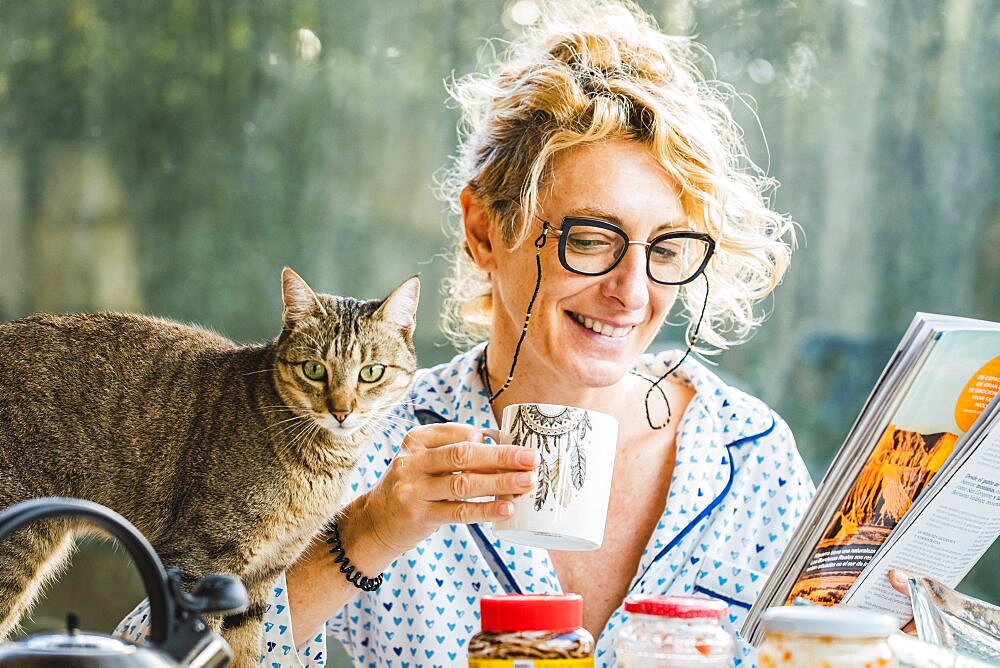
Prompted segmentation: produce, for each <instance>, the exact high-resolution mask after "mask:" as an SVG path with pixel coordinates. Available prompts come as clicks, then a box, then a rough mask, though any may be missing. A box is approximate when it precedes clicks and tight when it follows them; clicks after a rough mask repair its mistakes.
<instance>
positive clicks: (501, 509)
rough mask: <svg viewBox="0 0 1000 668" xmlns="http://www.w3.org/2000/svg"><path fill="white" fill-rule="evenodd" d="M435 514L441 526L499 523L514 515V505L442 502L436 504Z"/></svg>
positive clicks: (503, 502) (504, 502) (507, 503)
mask: <svg viewBox="0 0 1000 668" xmlns="http://www.w3.org/2000/svg"><path fill="white" fill-rule="evenodd" d="M433 512H434V515H435V519H436V521H437V522H438V523H439V524H474V523H476V522H499V521H501V520H505V519H507V518H508V517H510V516H511V515H513V514H514V504H513V503H511V502H510V501H483V502H474V501H441V502H440V503H436V504H434V510H433Z"/></svg>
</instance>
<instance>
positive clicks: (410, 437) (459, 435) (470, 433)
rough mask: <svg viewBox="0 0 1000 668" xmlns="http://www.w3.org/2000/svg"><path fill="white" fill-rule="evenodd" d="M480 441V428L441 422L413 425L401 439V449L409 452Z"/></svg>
mask: <svg viewBox="0 0 1000 668" xmlns="http://www.w3.org/2000/svg"><path fill="white" fill-rule="evenodd" d="M461 442H469V443H482V442H483V433H482V431H481V430H479V429H476V428H475V427H473V426H470V425H467V424H457V423H455V422H441V423H437V424H425V425H421V426H419V427H414V428H413V429H411V430H410V431H409V432H407V434H406V437H405V438H404V439H403V449H404V450H406V451H407V452H408V453H409V454H415V453H416V452H417V451H419V450H424V449H427V448H439V447H441V446H445V445H450V444H452V443H461Z"/></svg>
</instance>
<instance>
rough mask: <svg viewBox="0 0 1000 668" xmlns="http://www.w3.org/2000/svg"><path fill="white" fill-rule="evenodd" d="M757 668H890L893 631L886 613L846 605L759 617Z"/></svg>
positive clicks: (788, 609) (773, 611)
mask: <svg viewBox="0 0 1000 668" xmlns="http://www.w3.org/2000/svg"><path fill="white" fill-rule="evenodd" d="M762 620H763V624H764V631H765V635H764V642H763V643H762V644H761V646H760V654H759V657H758V660H757V663H758V666H759V668H793V667H795V668H798V667H799V666H802V667H806V666H809V667H812V666H824V667H828V668H894V667H895V666H897V665H898V664H897V661H896V658H895V656H894V655H893V652H892V648H891V647H890V646H889V642H888V638H889V636H890V635H892V634H893V633H895V632H896V631H897V624H896V620H895V619H894V618H893V617H891V616H889V615H886V614H882V613H880V612H875V611H873V610H865V609H863V608H854V607H849V606H835V607H825V606H821V605H786V606H780V607H775V608H769V609H768V610H766V611H765V612H764V615H763V617H762Z"/></svg>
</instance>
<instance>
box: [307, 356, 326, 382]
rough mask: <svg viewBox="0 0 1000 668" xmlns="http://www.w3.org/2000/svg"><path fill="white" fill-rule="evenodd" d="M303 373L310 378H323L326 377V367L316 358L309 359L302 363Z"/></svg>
mask: <svg viewBox="0 0 1000 668" xmlns="http://www.w3.org/2000/svg"><path fill="white" fill-rule="evenodd" d="M302 373H304V374H305V375H306V378H308V379H309V380H323V379H324V378H326V367H325V366H323V364H322V363H320V362H317V361H316V360H309V361H308V362H303V363H302Z"/></svg>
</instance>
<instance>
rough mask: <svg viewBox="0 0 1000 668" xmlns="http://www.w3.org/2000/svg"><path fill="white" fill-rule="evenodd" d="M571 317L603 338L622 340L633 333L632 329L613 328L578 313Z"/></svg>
mask: <svg viewBox="0 0 1000 668" xmlns="http://www.w3.org/2000/svg"><path fill="white" fill-rule="evenodd" d="M571 315H572V316H573V319H574V320H576V321H577V322H578V323H580V324H581V325H583V326H584V327H586V328H587V329H589V330H591V331H592V332H597V333H598V334H601V335H603V336H610V337H611V338H612V339H620V338H622V337H623V336H626V335H627V334H628V333H629V332H631V331H632V328H631V327H612V326H611V325H608V324H605V323H600V322H596V321H594V320H591V319H590V318H584V317H583V316H582V315H579V314H578V313H571Z"/></svg>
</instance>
